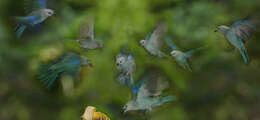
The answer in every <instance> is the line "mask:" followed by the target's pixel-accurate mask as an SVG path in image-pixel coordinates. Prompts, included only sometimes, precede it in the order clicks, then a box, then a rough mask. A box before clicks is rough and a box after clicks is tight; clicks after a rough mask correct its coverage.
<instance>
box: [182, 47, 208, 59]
mask: <svg viewBox="0 0 260 120" xmlns="http://www.w3.org/2000/svg"><path fill="white" fill-rule="evenodd" d="M206 48H207V46H204V47H199V48H195V49H192V50H189V51H187V52H185V54H186V56H187V57H191V55H192V54H194V53H196V52H199V51H201V50H204V49H206Z"/></svg>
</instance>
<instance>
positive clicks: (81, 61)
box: [38, 52, 92, 89]
mask: <svg viewBox="0 0 260 120" xmlns="http://www.w3.org/2000/svg"><path fill="white" fill-rule="evenodd" d="M84 65H86V66H92V64H91V62H90V61H89V60H88V59H87V58H85V57H83V56H80V55H78V54H76V53H74V52H68V53H66V54H64V55H63V56H61V57H59V58H58V59H56V60H55V61H54V62H52V63H51V64H44V65H42V66H41V67H40V74H39V76H38V79H39V80H41V81H42V82H43V83H44V85H45V86H46V87H47V88H48V89H50V88H52V87H53V85H54V83H55V81H57V79H59V78H60V77H61V76H63V75H70V76H75V75H78V74H79V68H80V67H82V66H84Z"/></svg>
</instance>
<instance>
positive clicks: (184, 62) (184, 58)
mask: <svg viewBox="0 0 260 120" xmlns="http://www.w3.org/2000/svg"><path fill="white" fill-rule="evenodd" d="M165 42H166V43H167V45H169V46H170V47H171V49H172V51H171V56H173V57H174V58H175V60H176V62H177V63H178V64H179V65H181V66H182V67H183V68H184V69H186V70H189V71H192V70H191V67H190V65H189V59H190V57H191V55H192V54H193V53H196V52H198V51H201V50H203V49H205V48H206V47H200V48H196V49H192V50H189V51H187V52H183V51H181V50H180V48H179V47H177V46H176V45H175V44H174V42H173V41H172V40H171V38H170V37H168V36H167V37H165Z"/></svg>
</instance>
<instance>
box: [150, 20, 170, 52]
mask: <svg viewBox="0 0 260 120" xmlns="http://www.w3.org/2000/svg"><path fill="white" fill-rule="evenodd" d="M166 30H167V26H166V23H165V22H159V23H158V24H157V26H156V28H155V29H154V31H153V33H152V35H151V37H150V39H149V40H148V45H150V46H153V47H154V48H157V49H159V48H160V46H161V43H162V40H163V36H164V33H165V32H166Z"/></svg>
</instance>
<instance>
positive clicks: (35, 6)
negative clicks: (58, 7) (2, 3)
mask: <svg viewBox="0 0 260 120" xmlns="http://www.w3.org/2000/svg"><path fill="white" fill-rule="evenodd" d="M31 2H32V4H31V5H32V6H30V8H31V11H30V13H29V14H28V15H27V16H23V17H15V19H16V21H17V22H18V24H17V26H16V28H15V32H16V36H17V38H20V37H21V36H22V34H23V32H24V31H25V29H26V28H28V27H33V26H35V25H39V24H40V23H42V22H43V21H45V20H46V19H47V18H48V17H51V16H52V15H54V11H53V10H51V9H47V8H46V3H47V2H46V0H34V1H31Z"/></svg>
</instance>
